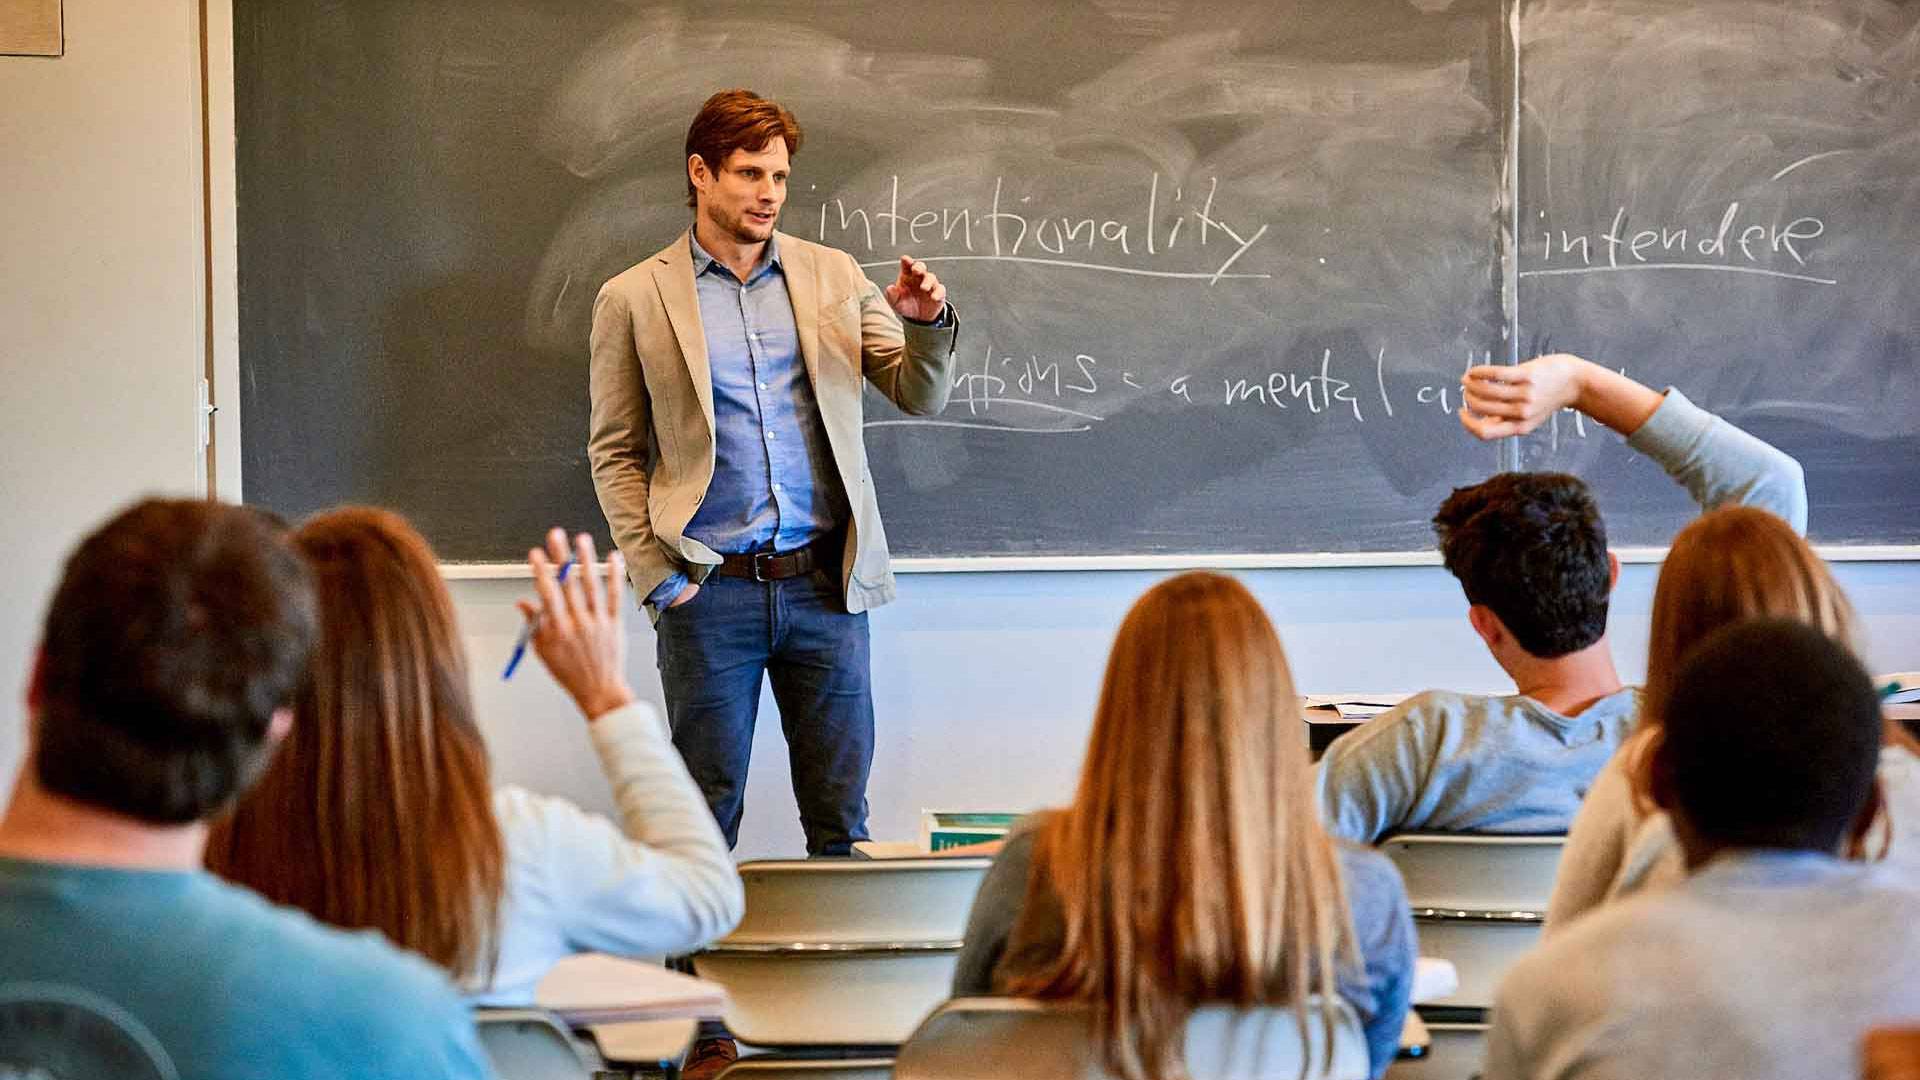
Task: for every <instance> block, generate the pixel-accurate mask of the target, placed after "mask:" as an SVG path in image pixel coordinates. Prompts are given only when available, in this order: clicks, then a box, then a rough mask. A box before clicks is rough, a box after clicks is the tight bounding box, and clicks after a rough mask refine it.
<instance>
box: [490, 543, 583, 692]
mask: <svg viewBox="0 0 1920 1080" xmlns="http://www.w3.org/2000/svg"><path fill="white" fill-rule="evenodd" d="M571 569H573V560H572V559H568V560H567V561H566V562H564V563H562V564H561V565H560V576H559V577H557V578H555V579H554V582H555V583H556V584H565V583H566V580H567V571H569V570H571ZM537 625H539V620H538V619H528V620H527V622H526V623H525V625H523V626H521V627H520V640H518V641H516V642H514V643H513V655H512V656H510V657H508V658H507V670H506V671H505V672H503V673H502V674H501V676H500V679H501V681H502V682H504V681H506V680H507V679H511V678H513V669H514V668H517V667H519V666H520V658H521V657H523V656H525V655H527V645H528V643H530V642H531V641H533V628H534V627H535V626H537Z"/></svg>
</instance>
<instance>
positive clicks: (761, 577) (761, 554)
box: [753, 551, 779, 585]
mask: <svg viewBox="0 0 1920 1080" xmlns="http://www.w3.org/2000/svg"><path fill="white" fill-rule="evenodd" d="M778 554H779V553H778V552H773V551H756V552H754V553H753V580H754V581H756V582H759V583H761V584H763V585H764V584H765V583H767V582H769V581H772V580H774V579H773V578H770V577H768V576H767V574H766V570H765V567H766V566H767V564H768V563H771V562H772V561H773V560H774V559H775V558H777V557H778ZM762 559H764V560H766V562H762V561H761V560H762Z"/></svg>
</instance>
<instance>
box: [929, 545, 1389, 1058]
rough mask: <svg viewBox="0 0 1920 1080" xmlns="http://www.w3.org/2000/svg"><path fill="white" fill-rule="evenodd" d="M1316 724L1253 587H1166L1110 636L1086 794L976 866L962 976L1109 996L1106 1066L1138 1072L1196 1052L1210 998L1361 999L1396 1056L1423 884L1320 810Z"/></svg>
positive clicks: (976, 982)
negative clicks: (1189, 1035)
mask: <svg viewBox="0 0 1920 1080" xmlns="http://www.w3.org/2000/svg"><path fill="white" fill-rule="evenodd" d="M1299 723H1300V706H1299V699H1298V698H1297V697H1296V696H1295V695H1294V692H1293V677H1292V675H1291V674H1289V672H1288V670H1287V661H1286V656H1285V654H1284V653H1283V652H1282V651H1281V648H1280V639H1279V637H1278V635H1276V634H1275V633H1274V630H1273V624H1272V623H1271V622H1269V621H1268V620H1267V616H1266V613H1265V612H1264V611H1262V610H1261V608H1260V604H1259V602H1258V601H1256V600H1254V598H1253V596H1252V595H1251V594H1250V593H1248V592H1247V590H1246V588H1245V586H1243V585H1241V584H1240V583H1239V582H1237V581H1235V580H1233V579H1232V578H1229V577H1226V576H1224V575H1221V574H1212V573H1204V572H1195V573H1188V574H1181V575H1179V576H1177V577H1173V578H1169V579H1168V580H1166V581H1163V582H1161V583H1160V584H1159V585H1156V586H1154V587H1153V588H1152V589H1150V590H1149V591H1148V592H1147V594H1146V595H1145V596H1143V597H1141V598H1140V600H1139V602H1138V603H1136V604H1135V605H1134V606H1133V609H1132V610H1131V611H1129V612H1128V613H1127V618H1126V621H1125V622H1124V623H1123V624H1122V625H1121V627H1120V633H1119V635H1118V637H1117V638H1116V639H1115V641H1114V645H1113V655H1112V657H1111V658H1110V659H1109V661H1108V664H1107V674H1106V680H1105V682H1104V684H1103V686H1102V687H1101V692H1100V704H1099V707H1098V710H1097V712H1096V713H1095V715H1094V721H1093V735H1092V737H1091V739H1090V740H1089V742H1088V746H1087V760H1086V764H1085V766H1084V768H1083V769H1082V771H1081V774H1080V786H1079V790H1078V791H1077V792H1076V793H1075V795H1074V799H1073V803H1072V804H1071V805H1069V806H1067V807H1065V808H1063V809H1060V810H1057V811H1051V812H1047V813H1044V814H1040V815H1036V816H1035V817H1034V818H1031V819H1029V820H1028V821H1027V822H1025V823H1023V825H1022V826H1021V828H1020V829H1019V830H1018V831H1017V832H1016V833H1015V834H1014V835H1013V836H1012V837H1011V838H1009V839H1008V841H1007V844H1006V847H1005V849H1004V850H1003V851H1002V852H1001V853H1000V857H999V858H997V859H995V860H994V864H993V868H992V869H991V870H990V871H989V872H988V873H987V877H986V880H985V881H984V882H982V883H981V886H980V892H979V895H978V896H976V897H975V898H974V902H973V911H972V914H971V915H970V916H969V917H968V920H967V930H966V938H965V944H964V945H963V946H962V947H961V950H960V958H959V962H958V964H957V965H956V970H955V973H954V984H953V991H954V994H955V995H959V996H965V995H976V994H1011V995H1017V996H1022V997H1038V998H1050V999H1058V998H1064V999H1069V1000H1075V1001H1087V1002H1093V1003H1096V1004H1099V1005H1101V1006H1103V1007H1104V1010H1103V1015H1102V1019H1101V1021H1100V1028H1099V1031H1098V1035H1099V1038H1098V1040H1097V1042H1098V1045H1099V1046H1100V1047H1101V1049H1102V1053H1103V1056H1104V1059H1105V1063H1106V1064H1107V1066H1108V1071H1110V1072H1111V1073H1112V1074H1113V1075H1116V1076H1124V1077H1128V1078H1131V1080H1160V1078H1164V1077H1169V1076H1175V1075H1181V1074H1183V1073H1184V1065H1183V1061H1182V1056H1183V1054H1184V1044H1185V1025H1186V1021H1187V1018H1188V1016H1189V1015H1190V1014H1191V1013H1192V1011H1193V1010H1194V1009H1195V1008H1196V1007H1198V1006H1201V1005H1205V1004H1210V1003H1233V1004H1239V1005H1265V1006H1277V1007H1281V1008H1293V1009H1295V1010H1297V1011H1298V1015H1299V1020H1300V1022H1301V1023H1302V1024H1305V1023H1308V1022H1309V1021H1308V1018H1307V1016H1306V1012H1305V1002H1306V1001H1307V999H1308V998H1309V997H1312V996H1318V997H1319V998H1321V999H1322V1000H1324V1001H1330V1002H1331V1001H1340V1002H1344V1003H1345V1005H1346V1006H1347V1008H1348V1009H1349V1010H1350V1011H1351V1013H1352V1016H1353V1019H1355V1020H1357V1021H1358V1022H1359V1027H1360V1029H1361V1033H1362V1034H1364V1037H1365V1041H1366V1043H1367V1052H1368V1060H1369V1063H1370V1065H1371V1072H1372V1075H1374V1076H1380V1075H1381V1074H1383V1073H1384V1072H1385V1071H1386V1068H1387V1066H1388V1064H1390V1063H1391V1062H1392V1061H1393V1057H1394V1053H1395V1052H1396V1050H1397V1049H1398V1046H1399V1039H1400V1031H1401V1027H1402V1026H1403V1024H1404V1022H1405V1020H1406V1015H1407V1007H1408V998H1409V996H1410V995H1411V993H1412V986H1413V971H1414V954H1415V946H1414V934H1413V922H1412V919H1411V917H1410V915H1409V911H1408V906H1407V894H1406V889H1405V887H1404V886H1403V885H1402V884H1401V881H1400V874H1399V871H1397V870H1395V869H1394V867H1393V864H1392V863H1390V862H1388V861H1387V859H1386V857H1385V856H1383V855H1381V854H1380V853H1379V852H1377V851H1372V850H1369V849H1366V848H1361V847H1355V846H1349V845H1343V844H1338V843H1336V842H1334V841H1332V840H1331V839H1329V838H1328V836H1327V834H1326V832H1325V831H1324V830H1322V829H1321V827H1320V824H1319V822H1318V821H1317V820H1316V815H1315V813H1314V805H1313V792H1312V788H1311V786H1310V784H1309V778H1308V768H1307V753H1306V746H1305V742H1304V740H1302V739H1301V738H1300V732H1299ZM1329 1022H1331V1021H1329Z"/></svg>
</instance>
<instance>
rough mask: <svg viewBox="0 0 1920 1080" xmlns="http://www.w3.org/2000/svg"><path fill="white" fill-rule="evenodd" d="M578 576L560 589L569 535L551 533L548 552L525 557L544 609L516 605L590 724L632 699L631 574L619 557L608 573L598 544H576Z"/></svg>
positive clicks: (589, 540) (581, 540)
mask: <svg viewBox="0 0 1920 1080" xmlns="http://www.w3.org/2000/svg"><path fill="white" fill-rule="evenodd" d="M573 555H574V558H575V559H576V560H577V561H578V563H579V566H578V568H577V572H575V573H571V574H568V575H567V580H566V581H565V582H561V581H559V580H558V578H559V570H558V566H559V564H561V563H564V562H566V560H567V536H566V533H564V532H562V531H560V530H559V529H554V530H553V531H551V532H549V533H548V534H547V548H546V550H545V551H542V550H541V549H539V548H534V549H532V550H530V551H528V552H527V565H528V566H529V567H531V568H532V570H533V587H534V590H535V591H536V592H537V593H539V596H540V602H539V603H538V604H535V603H533V602H532V601H529V600H519V601H516V602H515V606H517V607H518V608H519V609H520V614H521V615H522V616H523V617H524V618H526V619H527V620H528V621H529V622H531V623H533V626H534V630H533V651H534V652H535V653H536V654H538V655H539V657H540V662H541V663H543V664H545V665H546V666H547V670H548V671H550V672H552V673H553V678H554V681H555V682H558V683H559V684H560V686H561V688H562V689H564V690H565V691H566V692H567V694H568V695H569V696H571V697H572V698H573V700H574V703H575V704H576V705H578V706H579V707H580V711H581V712H583V713H585V714H586V715H587V718H588V719H590V720H591V719H593V718H595V717H598V716H603V715H605V714H606V713H609V712H612V711H613V710H614V709H617V708H619V707H620V706H622V705H625V704H627V703H629V702H631V701H632V700H633V689H632V687H630V686H628V685H627V633H626V626H625V622H626V608H627V605H626V599H625V595H624V594H625V592H626V587H627V575H626V569H625V567H624V566H622V565H621V559H620V553H619V552H617V551H616V552H614V553H613V554H612V555H610V556H608V558H607V561H606V564H605V567H604V573H605V577H604V578H603V577H602V576H601V573H602V567H601V566H600V565H599V564H598V563H597V562H596V559H595V556H594V550H593V537H591V536H588V535H587V534H586V533H581V534H580V535H579V536H576V537H574V552H573Z"/></svg>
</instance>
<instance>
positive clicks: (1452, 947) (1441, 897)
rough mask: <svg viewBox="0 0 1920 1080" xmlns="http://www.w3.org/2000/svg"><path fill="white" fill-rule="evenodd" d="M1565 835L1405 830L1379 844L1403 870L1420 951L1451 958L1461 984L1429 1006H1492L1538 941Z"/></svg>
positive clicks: (1479, 1007)
mask: <svg viewBox="0 0 1920 1080" xmlns="http://www.w3.org/2000/svg"><path fill="white" fill-rule="evenodd" d="M1565 844H1566V837H1564V836H1473V835H1462V834H1451V833H1448V834H1440V833H1403V834H1401V835H1399V836H1396V837H1394V838H1392V839H1390V840H1387V841H1385V842H1383V843H1382V844H1381V845H1380V850H1381V851H1382V852H1384V853H1385V854H1386V856H1387V857H1388V858H1390V859H1392V860H1393V862H1394V865H1395V866H1397V867H1399V869H1400V876H1401V878H1402V879H1403V880H1405V882H1406V884H1407V901H1408V902H1409V903H1410V904H1411V905H1412V906H1413V918H1414V921H1415V922H1417V923H1419V924H1420V951H1421V953H1422V954H1423V955H1426V956H1437V957H1439V958H1441V959H1443V960H1448V961H1451V962H1452V964H1453V966H1454V969H1455V970H1456V971H1457V972H1459V976H1460V985H1459V987H1458V988H1457V989H1456V990H1455V991H1454V992H1453V993H1451V994H1448V995H1446V996H1444V997H1441V998H1438V999H1436V1000H1435V1001H1432V1002H1427V1003H1424V1004H1428V1005H1435V1006H1450V1007H1454V1008H1477V1009H1485V1008H1489V1007H1491V1006H1492V1004H1493V993H1494V990H1495V989H1496V988H1497V987H1498V986H1499V984H1500V979H1501V977H1502V976H1504V975H1505V974H1506V972H1507V969H1508V968H1509V967H1511V966H1512V964H1513V962H1514V961H1515V960H1518V959H1519V958H1520V955H1521V954H1522V953H1524V952H1526V951H1527V950H1528V949H1531V948H1532V947H1533V946H1534V945H1535V944H1536V943H1537V942H1538V941H1539V939H1540V928H1541V925H1542V924H1543V923H1544V922H1545V920H1546V913H1547V900H1548V898H1549V897H1550V896H1552V894H1553V876H1554V873H1555V872H1556V871H1557V870H1558V868H1559V865H1560V852H1561V849H1562V848H1563V847H1564V846H1565Z"/></svg>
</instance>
